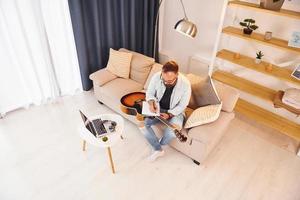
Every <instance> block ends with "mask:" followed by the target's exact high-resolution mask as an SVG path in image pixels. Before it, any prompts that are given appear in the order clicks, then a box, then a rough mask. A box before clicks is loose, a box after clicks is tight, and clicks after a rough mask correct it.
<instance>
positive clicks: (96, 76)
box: [89, 69, 117, 86]
mask: <svg viewBox="0 0 300 200" xmlns="http://www.w3.org/2000/svg"><path fill="white" fill-rule="evenodd" d="M89 78H90V79H91V80H92V81H94V83H95V84H97V85H98V86H102V85H104V84H105V83H107V82H109V81H111V80H114V79H116V78H117V76H116V75H114V74H113V73H111V72H110V71H108V70H106V69H100V70H98V71H96V72H94V73H92V74H90V76H89Z"/></svg>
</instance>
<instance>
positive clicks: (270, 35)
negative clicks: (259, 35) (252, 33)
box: [264, 31, 272, 40]
mask: <svg viewBox="0 0 300 200" xmlns="http://www.w3.org/2000/svg"><path fill="white" fill-rule="evenodd" d="M264 38H265V40H271V39H272V32H271V31H266V33H265V37H264Z"/></svg>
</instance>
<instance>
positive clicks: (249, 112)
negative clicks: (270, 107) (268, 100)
mask: <svg viewBox="0 0 300 200" xmlns="http://www.w3.org/2000/svg"><path fill="white" fill-rule="evenodd" d="M235 111H236V112H239V113H241V114H242V115H245V116H246V117H249V118H251V119H253V120H255V121H256V122H258V123H262V124H264V125H266V126H269V127H271V128H273V129H275V130H277V131H279V132H281V133H283V134H285V135H288V136H289V137H291V138H294V139H295V140H297V141H300V125H299V124H296V123H294V122H291V121H290V120H288V119H285V118H283V117H281V116H278V115H276V114H274V113H272V112H270V111H267V110H265V109H263V108H261V107H259V106H256V105H254V104H252V103H249V102H247V101H245V100H243V99H239V100H238V102H237V105H236V107H235Z"/></svg>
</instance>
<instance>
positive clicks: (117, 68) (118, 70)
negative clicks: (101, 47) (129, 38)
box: [106, 48, 132, 78]
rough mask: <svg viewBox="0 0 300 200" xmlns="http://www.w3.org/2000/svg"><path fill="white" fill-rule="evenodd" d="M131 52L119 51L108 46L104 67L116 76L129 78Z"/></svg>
mask: <svg viewBox="0 0 300 200" xmlns="http://www.w3.org/2000/svg"><path fill="white" fill-rule="evenodd" d="M131 58H132V53H128V52H120V51H116V50H113V49H112V48H110V50H109V59H108V63H107V67H106V69H107V70H108V71H110V72H111V73H113V74H115V75H116V76H119V77H122V78H129V73H130V63H131Z"/></svg>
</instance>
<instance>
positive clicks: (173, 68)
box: [162, 60, 179, 74]
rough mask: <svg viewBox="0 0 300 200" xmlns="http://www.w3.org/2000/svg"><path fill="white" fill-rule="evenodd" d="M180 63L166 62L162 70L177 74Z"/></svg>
mask: <svg viewBox="0 0 300 200" xmlns="http://www.w3.org/2000/svg"><path fill="white" fill-rule="evenodd" d="M178 68H179V67H178V65H177V63H176V62H175V61H173V60H172V61H169V62H167V63H165V64H164V66H163V67H162V72H164V73H167V72H174V73H175V74H176V73H177V72H178Z"/></svg>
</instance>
